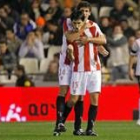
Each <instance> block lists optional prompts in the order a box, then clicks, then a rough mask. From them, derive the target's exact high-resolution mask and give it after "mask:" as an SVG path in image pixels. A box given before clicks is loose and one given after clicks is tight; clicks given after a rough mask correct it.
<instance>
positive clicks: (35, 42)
mask: <svg viewBox="0 0 140 140" xmlns="http://www.w3.org/2000/svg"><path fill="white" fill-rule="evenodd" d="M19 57H20V58H25V57H27V58H37V59H39V60H40V59H43V58H44V47H43V44H42V42H41V41H40V40H39V39H37V38H36V36H35V33H34V32H33V31H32V32H30V33H29V34H28V36H27V38H26V40H25V41H24V42H23V43H22V45H21V47H20V50H19Z"/></svg>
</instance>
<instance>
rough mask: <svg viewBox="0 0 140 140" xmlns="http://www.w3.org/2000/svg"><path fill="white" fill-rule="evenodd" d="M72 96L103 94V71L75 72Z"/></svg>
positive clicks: (73, 74)
mask: <svg viewBox="0 0 140 140" xmlns="http://www.w3.org/2000/svg"><path fill="white" fill-rule="evenodd" d="M70 90H71V94H72V95H85V94H86V90H87V91H88V92H89V93H95V92H99V93H100V92H101V71H92V72H73V73H72V78H71V86H70Z"/></svg>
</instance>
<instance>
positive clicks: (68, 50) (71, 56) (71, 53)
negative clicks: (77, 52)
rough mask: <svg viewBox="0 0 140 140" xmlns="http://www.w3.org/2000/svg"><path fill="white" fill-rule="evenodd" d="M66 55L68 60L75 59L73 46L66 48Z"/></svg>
mask: <svg viewBox="0 0 140 140" xmlns="http://www.w3.org/2000/svg"><path fill="white" fill-rule="evenodd" d="M67 54H68V58H69V60H70V61H74V59H75V57H74V49H73V46H72V45H71V44H69V45H68V47H67Z"/></svg>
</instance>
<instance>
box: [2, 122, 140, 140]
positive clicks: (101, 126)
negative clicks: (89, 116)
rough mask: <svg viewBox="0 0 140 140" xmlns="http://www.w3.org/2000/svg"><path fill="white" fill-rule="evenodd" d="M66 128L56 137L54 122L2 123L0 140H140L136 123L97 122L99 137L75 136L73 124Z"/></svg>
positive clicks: (139, 130) (68, 124)
mask: <svg viewBox="0 0 140 140" xmlns="http://www.w3.org/2000/svg"><path fill="white" fill-rule="evenodd" d="M66 127H67V132H65V133H63V134H62V135H61V136H59V137H54V136H53V135H52V134H53V133H52V132H53V129H54V122H29V123H0V140H94V139H95V140H140V126H138V125H136V122H135V121H132V122H124V121H122V122H102V121H99V122H96V131H97V132H98V134H99V136H98V137H92V136H88V137H87V136H73V135H72V131H73V123H67V124H66ZM82 127H83V128H85V127H86V123H83V126H82Z"/></svg>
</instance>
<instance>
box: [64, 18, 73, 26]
mask: <svg viewBox="0 0 140 140" xmlns="http://www.w3.org/2000/svg"><path fill="white" fill-rule="evenodd" d="M64 23H65V24H67V25H69V24H72V22H71V19H70V18H66V19H65V20H64Z"/></svg>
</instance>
